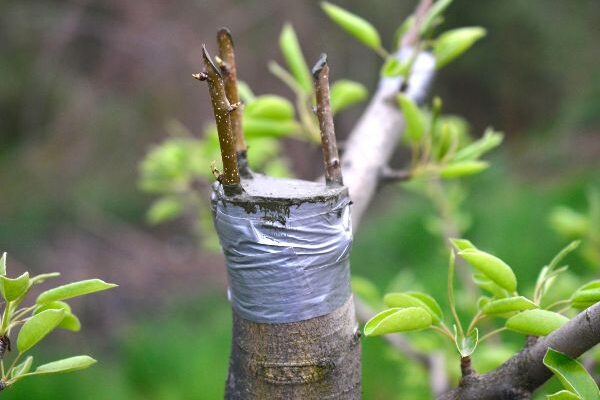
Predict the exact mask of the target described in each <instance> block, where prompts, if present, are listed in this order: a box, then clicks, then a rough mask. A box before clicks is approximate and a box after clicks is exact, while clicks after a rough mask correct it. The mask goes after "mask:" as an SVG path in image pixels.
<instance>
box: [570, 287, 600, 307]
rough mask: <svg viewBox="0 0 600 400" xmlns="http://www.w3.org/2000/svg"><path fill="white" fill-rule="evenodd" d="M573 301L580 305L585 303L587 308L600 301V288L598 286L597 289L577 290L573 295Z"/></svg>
mask: <svg viewBox="0 0 600 400" xmlns="http://www.w3.org/2000/svg"><path fill="white" fill-rule="evenodd" d="M571 301H572V302H573V304H574V305H575V304H578V305H582V304H585V305H586V307H584V308H587V307H589V306H591V305H593V304H596V303H597V302H599V301H600V288H596V289H586V290H577V291H576V292H575V293H573V296H572V297H571ZM576 308H581V307H576Z"/></svg>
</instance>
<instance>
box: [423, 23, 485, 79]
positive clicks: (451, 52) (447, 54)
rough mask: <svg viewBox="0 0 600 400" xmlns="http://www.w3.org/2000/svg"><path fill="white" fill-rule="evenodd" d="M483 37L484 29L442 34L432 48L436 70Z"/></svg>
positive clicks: (455, 30)
mask: <svg viewBox="0 0 600 400" xmlns="http://www.w3.org/2000/svg"><path fill="white" fill-rule="evenodd" d="M484 36H485V29H483V28H481V27H467V28H457V29H452V30H449V31H446V32H444V33H442V34H441V35H440V36H439V37H438V38H437V39H436V41H435V45H434V46H433V54H434V56H435V61H436V68H438V69H439V68H442V67H443V66H444V65H446V64H448V63H449V62H450V61H452V60H454V59H455V58H456V57H458V56H460V55H461V54H462V53H464V52H465V51H467V50H468V49H469V48H470V47H471V46H473V44H475V42H476V41H477V40H479V39H481V38H482V37H484Z"/></svg>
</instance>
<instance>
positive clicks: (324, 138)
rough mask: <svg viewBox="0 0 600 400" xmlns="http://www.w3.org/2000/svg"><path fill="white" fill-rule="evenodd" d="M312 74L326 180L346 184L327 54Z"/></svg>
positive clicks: (330, 183) (322, 55) (331, 182)
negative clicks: (330, 95)
mask: <svg viewBox="0 0 600 400" xmlns="http://www.w3.org/2000/svg"><path fill="white" fill-rule="evenodd" d="M312 74H313V78H314V81H315V93H316V98H317V118H318V119H319V128H320V131H321V147H322V148H323V161H324V163H325V182H326V184H327V185H339V186H342V185H343V184H344V182H343V179H342V168H341V166H340V156H339V154H338V149H337V144H336V139H335V128H334V126H333V113H332V112H331V106H330V104H329V65H327V55H326V54H321V57H320V58H319V60H318V61H317V63H316V64H315V66H314V67H313V69H312Z"/></svg>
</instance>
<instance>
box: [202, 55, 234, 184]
mask: <svg viewBox="0 0 600 400" xmlns="http://www.w3.org/2000/svg"><path fill="white" fill-rule="evenodd" d="M202 59H203V61H204V68H205V71H204V72H203V73H200V74H198V75H197V76H195V77H197V79H200V80H206V81H207V82H208V89H209V92H210V99H211V102H212V106H213V112H214V114H215V122H216V124H217V132H218V134H219V144H220V147H221V159H222V160H223V174H222V178H221V183H222V184H223V189H224V190H225V193H226V194H227V195H235V194H238V193H240V192H241V191H242V189H241V186H240V174H239V172H238V166H237V155H236V150H235V142H236V141H235V137H234V136H233V131H232V128H231V112H232V111H234V110H235V108H236V107H235V106H233V107H232V105H231V104H230V103H229V101H228V100H227V95H226V94H225V84H224V82H223V76H222V75H221V72H220V70H219V69H218V68H217V67H216V66H215V64H214V63H213V61H212V59H211V58H210V55H209V54H208V52H207V51H206V47H205V46H204V45H203V46H202Z"/></svg>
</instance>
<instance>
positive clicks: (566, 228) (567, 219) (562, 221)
mask: <svg viewBox="0 0 600 400" xmlns="http://www.w3.org/2000/svg"><path fill="white" fill-rule="evenodd" d="M550 225H551V226H552V228H554V230H555V231H557V232H558V233H560V234H561V235H563V236H566V237H584V236H585V235H587V234H588V232H589V230H590V221H589V219H588V217H587V216H586V215H583V214H581V213H579V212H577V211H575V210H572V209H570V208H568V207H556V208H555V209H554V210H553V211H552V212H551V213H550Z"/></svg>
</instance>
